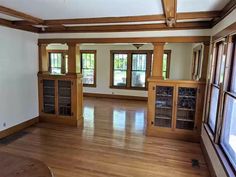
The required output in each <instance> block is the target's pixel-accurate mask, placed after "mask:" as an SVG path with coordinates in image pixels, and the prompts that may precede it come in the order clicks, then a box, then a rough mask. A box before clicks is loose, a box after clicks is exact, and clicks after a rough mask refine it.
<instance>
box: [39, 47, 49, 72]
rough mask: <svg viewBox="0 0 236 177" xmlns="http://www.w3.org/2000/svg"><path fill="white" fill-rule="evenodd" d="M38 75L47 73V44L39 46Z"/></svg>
mask: <svg viewBox="0 0 236 177" xmlns="http://www.w3.org/2000/svg"><path fill="white" fill-rule="evenodd" d="M38 49H39V73H40V74H44V73H49V71H48V69H49V58H48V53H47V44H39V47H38Z"/></svg>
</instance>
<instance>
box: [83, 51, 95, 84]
mask: <svg viewBox="0 0 236 177" xmlns="http://www.w3.org/2000/svg"><path fill="white" fill-rule="evenodd" d="M81 73H82V74H83V85H84V86H87V87H95V86H96V51H93V50H87V51H85V50H81Z"/></svg>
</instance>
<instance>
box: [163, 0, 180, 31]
mask: <svg viewBox="0 0 236 177" xmlns="http://www.w3.org/2000/svg"><path fill="white" fill-rule="evenodd" d="M162 6H163V11H164V14H165V18H166V24H167V26H169V27H173V26H174V25H175V23H176V20H177V15H176V11H177V0H162Z"/></svg>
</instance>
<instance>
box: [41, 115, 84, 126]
mask: <svg viewBox="0 0 236 177" xmlns="http://www.w3.org/2000/svg"><path fill="white" fill-rule="evenodd" d="M39 121H40V122H49V123H56V124H64V125H69V126H73V127H82V126H83V117H80V118H79V119H78V120H76V119H71V118H68V119H66V118H59V117H47V116H40V117H39Z"/></svg>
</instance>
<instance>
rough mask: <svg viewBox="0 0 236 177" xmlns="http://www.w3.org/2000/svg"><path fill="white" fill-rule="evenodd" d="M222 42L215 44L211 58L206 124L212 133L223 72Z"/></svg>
mask: <svg viewBox="0 0 236 177" xmlns="http://www.w3.org/2000/svg"><path fill="white" fill-rule="evenodd" d="M223 50H224V42H222V41H220V42H218V43H216V45H215V48H214V53H215V54H216V55H214V58H213V66H212V67H214V69H213V72H212V79H213V80H212V81H211V98H210V110H209V115H208V124H209V126H210V128H211V130H212V132H213V133H215V127H216V121H217V115H218V113H217V112H218V102H219V93H220V84H221V83H222V82H223V79H224V71H225V55H224V51H223Z"/></svg>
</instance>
